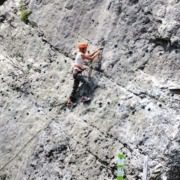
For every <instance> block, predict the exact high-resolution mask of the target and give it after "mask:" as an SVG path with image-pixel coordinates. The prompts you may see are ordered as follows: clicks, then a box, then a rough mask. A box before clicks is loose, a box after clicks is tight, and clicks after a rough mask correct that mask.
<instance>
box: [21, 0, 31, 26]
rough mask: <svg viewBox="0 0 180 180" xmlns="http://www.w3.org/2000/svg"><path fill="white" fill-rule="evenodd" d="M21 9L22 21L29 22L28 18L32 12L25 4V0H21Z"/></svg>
mask: <svg viewBox="0 0 180 180" xmlns="http://www.w3.org/2000/svg"><path fill="white" fill-rule="evenodd" d="M19 11H20V18H21V21H23V22H24V23H26V24H27V23H28V22H29V19H28V18H29V15H30V14H31V13H32V12H31V11H29V10H28V9H27V7H26V6H25V5H24V2H23V0H21V1H20V6H19Z"/></svg>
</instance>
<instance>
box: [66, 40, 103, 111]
mask: <svg viewBox="0 0 180 180" xmlns="http://www.w3.org/2000/svg"><path fill="white" fill-rule="evenodd" d="M87 47H88V44H87V43H79V44H78V48H79V52H78V53H77V55H76V58H75V62H74V65H73V78H74V84H73V90H72V92H71V95H70V97H69V99H68V102H67V106H68V107H71V106H72V105H73V103H74V102H75V101H76V93H77V90H78V87H79V84H80V82H82V83H83V84H86V85H87V88H88V90H90V89H91V86H90V83H89V81H88V80H87V78H86V77H85V76H83V75H82V72H83V71H84V70H86V69H87V67H86V66H85V62H86V61H87V60H89V61H93V60H94V59H95V58H96V57H97V56H98V55H99V54H100V49H97V50H96V51H95V52H93V53H92V54H87ZM89 100H90V98H89V97H88V96H87V95H85V96H83V97H82V101H89Z"/></svg>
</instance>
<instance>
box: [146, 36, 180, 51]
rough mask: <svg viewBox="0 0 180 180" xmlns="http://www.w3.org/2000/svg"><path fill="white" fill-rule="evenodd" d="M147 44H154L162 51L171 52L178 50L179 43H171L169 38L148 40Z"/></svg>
mask: <svg viewBox="0 0 180 180" xmlns="http://www.w3.org/2000/svg"><path fill="white" fill-rule="evenodd" d="M149 42H150V43H153V44H155V46H162V47H163V48H164V51H172V50H174V49H179V48H180V42H179V41H178V40H176V41H174V42H171V39H170V38H163V37H156V38H153V39H150V40H149Z"/></svg>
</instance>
